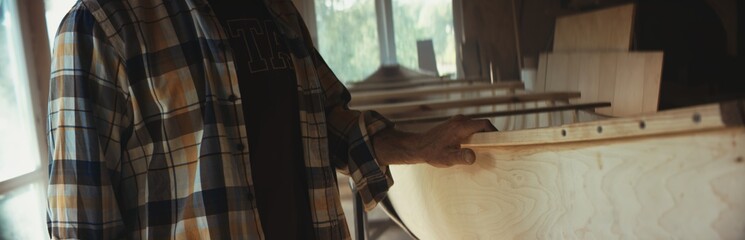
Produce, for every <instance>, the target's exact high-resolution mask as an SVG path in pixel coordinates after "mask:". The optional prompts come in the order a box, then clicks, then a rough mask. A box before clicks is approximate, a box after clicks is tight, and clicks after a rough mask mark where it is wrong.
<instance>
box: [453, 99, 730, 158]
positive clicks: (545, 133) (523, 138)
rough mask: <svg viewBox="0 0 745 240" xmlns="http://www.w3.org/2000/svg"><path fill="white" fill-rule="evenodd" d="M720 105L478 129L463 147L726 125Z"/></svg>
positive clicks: (595, 138)
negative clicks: (529, 126) (526, 126)
mask: <svg viewBox="0 0 745 240" xmlns="http://www.w3.org/2000/svg"><path fill="white" fill-rule="evenodd" d="M720 109H721V107H720V105H719V104H709V105H703V106H697V107H691V108H684V109H677V110H670V111H665V112H660V113H657V114H653V115H645V116H637V117H627V118H620V119H610V120H603V121H595V122H586V123H577V124H570V125H564V126H559V127H552V128H544V129H528V130H520V131H512V132H500V133H477V134H474V135H473V136H472V137H471V139H470V140H469V141H468V142H467V143H465V144H463V145H462V147H468V148H472V147H503V146H518V145H533V144H555V143H569V142H581V141H595V140H605V139H617V138H627V137H640V136H652V135H659V134H672V133H683V132H692V131H700V130H707V129H716V128H724V127H726V126H725V123H724V122H723V120H722V112H721V110H720ZM735 121H736V120H735Z"/></svg>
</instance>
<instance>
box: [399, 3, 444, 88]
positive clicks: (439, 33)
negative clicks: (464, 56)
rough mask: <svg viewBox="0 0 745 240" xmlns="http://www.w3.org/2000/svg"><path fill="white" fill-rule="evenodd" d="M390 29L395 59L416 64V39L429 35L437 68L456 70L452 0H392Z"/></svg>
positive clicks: (402, 63)
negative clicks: (394, 44)
mask: <svg viewBox="0 0 745 240" xmlns="http://www.w3.org/2000/svg"><path fill="white" fill-rule="evenodd" d="M392 3H393V29H394V31H395V32H394V36H395V39H396V56H397V58H398V63H399V64H401V65H404V66H406V67H409V68H412V69H418V68H419V62H418V54H417V45H416V42H417V41H418V40H427V39H432V45H433V46H434V49H435V59H436V61H437V70H438V71H439V72H440V73H441V74H452V73H455V71H456V64H455V37H454V33H453V1H452V0H393V2H392Z"/></svg>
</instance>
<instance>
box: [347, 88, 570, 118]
mask: <svg viewBox="0 0 745 240" xmlns="http://www.w3.org/2000/svg"><path fill="white" fill-rule="evenodd" d="M578 97H580V93H578V92H552V93H527V94H517V95H512V96H497V97H481V98H471V99H458V100H437V101H419V102H407V103H394V104H377V105H366V106H358V107H355V109H356V110H361V111H364V110H375V111H378V112H379V113H382V114H386V113H398V112H416V111H432V110H439V109H447V108H456V107H473V106H483V105H488V104H506V103H519V102H533V101H540V100H551V99H553V100H556V99H570V98H578Z"/></svg>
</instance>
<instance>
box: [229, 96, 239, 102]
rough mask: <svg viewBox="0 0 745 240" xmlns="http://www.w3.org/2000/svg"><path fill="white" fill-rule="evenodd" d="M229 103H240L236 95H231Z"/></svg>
mask: <svg viewBox="0 0 745 240" xmlns="http://www.w3.org/2000/svg"><path fill="white" fill-rule="evenodd" d="M228 101H231V102H235V101H238V97H236V96H235V95H234V94H230V96H228Z"/></svg>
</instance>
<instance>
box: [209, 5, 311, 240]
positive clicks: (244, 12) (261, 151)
mask: <svg viewBox="0 0 745 240" xmlns="http://www.w3.org/2000/svg"><path fill="white" fill-rule="evenodd" d="M209 2H210V5H211V7H212V10H213V12H214V13H215V14H216V16H217V18H218V19H219V20H220V23H221V24H222V26H223V29H224V30H225V34H226V35H227V36H228V38H229V42H230V44H229V45H230V48H231V49H232V52H233V55H234V59H235V67H236V72H237V74H238V81H239V85H240V92H241V96H242V101H243V111H244V114H245V120H246V131H247V135H248V143H249V148H248V149H249V156H250V159H251V170H252V175H253V180H254V189H255V191H256V193H255V195H256V196H255V198H256V204H257V205H258V206H257V207H258V211H259V216H260V218H261V223H262V227H263V230H264V234H265V236H266V237H267V239H308V238H311V237H312V235H313V226H312V221H311V216H310V202H309V200H308V199H309V197H308V186H307V179H306V173H305V165H304V160H303V149H302V142H301V136H300V117H299V110H298V95H297V94H298V92H297V78H296V76H295V70H294V67H293V64H292V59H291V58H290V53H289V49H288V48H287V46H286V43H285V42H284V38H283V37H282V35H281V33H279V31H278V29H277V25H276V23H275V22H274V21H273V20H272V18H271V15H270V13H269V11H268V9H267V8H266V6H265V5H264V3H263V2H262V1H261V0H247V1H227V0H210V1H209Z"/></svg>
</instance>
